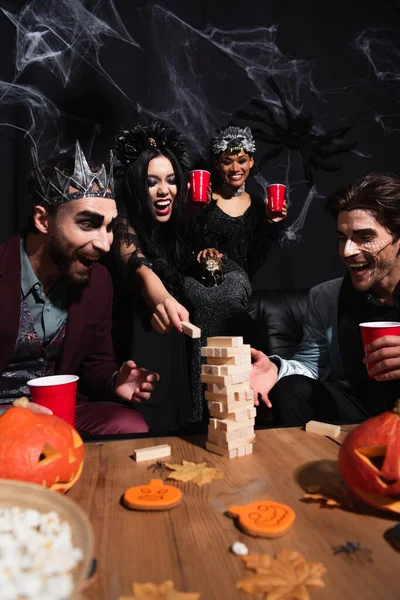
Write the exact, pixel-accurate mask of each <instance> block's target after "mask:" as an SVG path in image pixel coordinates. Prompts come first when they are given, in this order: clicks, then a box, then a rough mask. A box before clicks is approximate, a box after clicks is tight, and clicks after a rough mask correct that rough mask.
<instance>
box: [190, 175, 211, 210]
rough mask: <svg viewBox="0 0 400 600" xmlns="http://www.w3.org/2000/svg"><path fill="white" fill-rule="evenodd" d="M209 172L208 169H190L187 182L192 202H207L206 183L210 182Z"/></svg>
mask: <svg viewBox="0 0 400 600" xmlns="http://www.w3.org/2000/svg"><path fill="white" fill-rule="evenodd" d="M210 177H211V173H210V172H209V171H203V170H202V169H197V170H196V171H190V173H189V183H190V191H191V194H192V200H193V202H207V201H208V195H207V194H208V184H209V183H210Z"/></svg>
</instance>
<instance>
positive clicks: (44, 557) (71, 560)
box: [0, 479, 94, 600]
mask: <svg viewBox="0 0 400 600" xmlns="http://www.w3.org/2000/svg"><path fill="white" fill-rule="evenodd" d="M93 545H94V544H93V530H92V526H91V524H90V521H89V519H88V517H87V516H86V514H85V513H84V511H83V510H82V509H81V508H80V507H79V506H78V505H77V504H76V503H75V502H73V501H72V500H70V499H69V498H67V497H66V496H62V495H60V494H57V493H56V492H52V491H50V490H48V489H46V488H43V487H42V486H40V485H36V484H33V483H25V482H20V481H10V480H6V479H0V598H1V600H67V599H71V598H73V597H74V595H75V594H76V593H77V592H78V591H79V590H80V589H82V588H83V587H84V583H85V581H86V579H87V577H88V575H89V572H90V569H91V565H92V559H93Z"/></svg>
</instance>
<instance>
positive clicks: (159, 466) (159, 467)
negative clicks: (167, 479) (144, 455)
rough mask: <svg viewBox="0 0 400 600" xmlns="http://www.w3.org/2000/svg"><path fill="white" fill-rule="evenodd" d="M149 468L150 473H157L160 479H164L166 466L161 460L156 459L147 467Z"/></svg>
mask: <svg viewBox="0 0 400 600" xmlns="http://www.w3.org/2000/svg"><path fill="white" fill-rule="evenodd" d="M149 469H152V473H158V474H159V476H160V477H161V479H164V475H165V471H167V467H166V466H165V462H164V461H163V460H156V462H155V463H153V464H152V465H149V466H148V467H147V470H149Z"/></svg>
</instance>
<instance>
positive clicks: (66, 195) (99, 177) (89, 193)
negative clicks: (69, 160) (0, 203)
mask: <svg viewBox="0 0 400 600" xmlns="http://www.w3.org/2000/svg"><path fill="white" fill-rule="evenodd" d="M112 159H113V154H112V152H110V168H109V172H108V173H107V170H106V168H105V166H104V164H103V165H101V167H100V169H99V170H98V171H97V172H93V171H92V170H91V168H90V167H89V165H88V162H87V160H86V157H85V155H84V153H83V151H82V148H81V147H80V144H79V142H78V141H76V144H75V164H74V172H73V173H72V175H66V174H65V173H63V172H62V171H61V170H60V169H58V168H57V167H55V173H56V175H57V182H56V183H55V182H54V181H49V180H48V179H46V177H45V176H44V174H43V172H42V170H41V168H40V165H39V160H38V155H37V152H36V149H33V148H32V162H33V169H34V173H35V177H36V183H37V187H36V190H35V191H36V193H37V194H38V195H39V196H40V198H41V199H42V201H43V205H44V206H57V205H58V204H64V203H65V202H70V201H71V200H78V199H79V198H87V197H93V196H94V197H98V198H111V199H114V198H115V196H114V177H113V166H112ZM71 187H72V188H75V189H76V190H77V191H76V192H72V193H70V191H69V190H70V188H71Z"/></svg>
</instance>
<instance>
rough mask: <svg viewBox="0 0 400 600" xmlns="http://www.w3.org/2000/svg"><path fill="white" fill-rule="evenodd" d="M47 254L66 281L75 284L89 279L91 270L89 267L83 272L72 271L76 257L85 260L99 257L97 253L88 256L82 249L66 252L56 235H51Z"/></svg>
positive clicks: (82, 283) (84, 282)
mask: <svg viewBox="0 0 400 600" xmlns="http://www.w3.org/2000/svg"><path fill="white" fill-rule="evenodd" d="M49 256H50V258H51V260H52V261H53V262H54V264H55V265H56V267H57V268H58V270H59V271H60V273H61V275H62V277H64V278H65V280H66V281H67V282H69V283H72V284H76V285H85V284H86V283H87V282H88V281H89V276H90V272H91V269H89V270H88V271H84V272H79V271H74V270H73V269H72V265H73V264H74V262H75V261H76V259H78V260H80V259H82V261H85V260H86V261H87V260H88V259H91V260H98V259H99V258H100V256H99V255H96V256H88V255H87V254H86V253H84V252H83V251H82V250H74V252H73V253H72V254H68V252H67V251H66V250H65V248H64V245H63V242H62V241H61V240H60V238H59V237H58V236H55V237H53V238H52V240H51V242H50V245H49Z"/></svg>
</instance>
